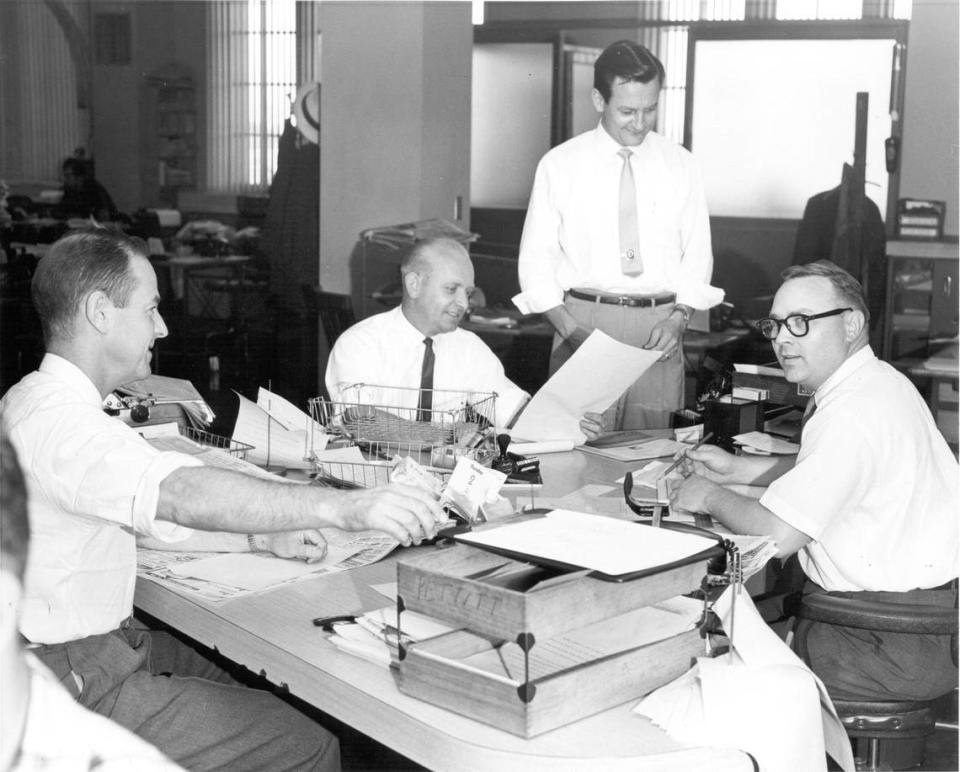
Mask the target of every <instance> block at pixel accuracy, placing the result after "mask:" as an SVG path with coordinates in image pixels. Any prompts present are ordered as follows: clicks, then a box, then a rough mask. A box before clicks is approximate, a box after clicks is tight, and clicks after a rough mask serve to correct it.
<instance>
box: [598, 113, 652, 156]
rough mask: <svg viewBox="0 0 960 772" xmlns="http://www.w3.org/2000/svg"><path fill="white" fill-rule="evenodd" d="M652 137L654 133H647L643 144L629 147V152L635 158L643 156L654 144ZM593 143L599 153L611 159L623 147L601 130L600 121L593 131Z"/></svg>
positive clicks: (605, 131) (604, 130)
mask: <svg viewBox="0 0 960 772" xmlns="http://www.w3.org/2000/svg"><path fill="white" fill-rule="evenodd" d="M654 136H656V132H653V131H648V132H647V136H646V137H644V138H643V142H641V143H640V144H639V145H637V146H635V147H631V148H630V151H631V152H632V153H633V154H634V155H635V156H639V155H642V154H645V153H646V152H647V151H648V150H649V148H650V145H652V144H653V142H656V139H653V140H652V141H651V137H654ZM593 141H594V143H595V145H596V148H597V150H598V151H599V152H600V153H603V154H604V155H609V156H610V157H611V158H614V157H616V155H617V153H619V152H620V151H621V150H622V149H623V147H624V145H621V144H620V143H619V142H617V141H616V140H615V139H614V138H613V137H611V136H610V135H609V134H608V133H607V130H606V129H605V128H603V121H602V120H600V121H598V122H597V128H596V129H594V130H593ZM617 160H620V159H617Z"/></svg>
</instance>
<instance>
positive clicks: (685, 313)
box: [670, 303, 693, 329]
mask: <svg viewBox="0 0 960 772" xmlns="http://www.w3.org/2000/svg"><path fill="white" fill-rule="evenodd" d="M677 312H679V313H680V316H682V317H683V328H684V329H686V328H687V325H688V324H690V317H691V316H693V309H692V308H690V306H685V305H683V304H681V303H677V305H675V306H674V307H673V310H672V311H671V312H670V315H671V316H672V315H673V314H675V313H677Z"/></svg>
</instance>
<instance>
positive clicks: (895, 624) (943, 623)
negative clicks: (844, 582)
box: [793, 594, 957, 770]
mask: <svg viewBox="0 0 960 772" xmlns="http://www.w3.org/2000/svg"><path fill="white" fill-rule="evenodd" d="M797 620H798V622H797V626H796V630H795V632H794V638H793V648H794V650H795V651H796V652H797V654H798V655H799V656H800V657H802V658H803V659H804V660H806V659H807V634H808V632H809V630H810V628H811V626H812V625H813V624H814V623H815V622H826V623H828V624H832V625H838V626H843V627H854V628H859V629H865V630H877V631H886V632H900V633H915V634H935V635H950V636H952V639H953V658H954V662H956V661H957V610H956V609H954V608H943V607H940V606H925V605H920V604H913V605H906V604H899V603H887V602H883V601H866V600H857V599H853V598H843V597H835V596H832V595H825V594H812V595H805V596H804V597H803V598H802V599H801V601H800V604H799V608H798V609H797ZM939 703H940V700H906V699H905V700H896V701H884V702H880V701H868V700H834V701H833V704H834V707H835V708H836V709H837V714H838V715H839V716H840V721H841V722H842V723H843V726H844V728H845V729H846V731H847V735H848V736H849V737H850V738H851V739H852V740H861V739H862V740H865V741H866V749H867V753H866V756H865V758H862V759H861V758H858V769H867V770H877V769H909V768H910V767H912V766H916V764H917V763H919V759H918V758H913V759H910V758H909V757H910V755H911V753H910V752H911V750H912V755H913V756H914V757H916V756H918V755H920V754H921V753H922V749H923V742H924V738H926V737H928V736H929V735H931V734H933V732H934V731H935V730H936V729H937V728H938V726H940V727H943V728H953V730H954V731H956V724H955V723H954V724H944V723H940V722H938V721H937V715H936V708H937V705H938V704H939ZM881 741H882V742H883V746H881ZM904 741H912V744H913V746H915V748H913V749H910V748H908V747H906V746H908V745H909V744H910V743H909V742H904ZM898 745H899V746H900V749H899V752H898V748H897V746H898ZM917 751H919V752H920V753H918V752H917ZM883 756H887V757H888V758H886V759H882V757H883ZM861 762H862V764H863V765H862V766H861ZM881 763H883V766H882V767H881V766H880V765H881Z"/></svg>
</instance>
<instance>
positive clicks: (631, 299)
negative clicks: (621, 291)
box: [567, 289, 677, 308]
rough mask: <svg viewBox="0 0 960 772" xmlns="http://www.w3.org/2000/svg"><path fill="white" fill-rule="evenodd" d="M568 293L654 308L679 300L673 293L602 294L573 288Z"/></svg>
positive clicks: (595, 300) (609, 302)
mask: <svg viewBox="0 0 960 772" xmlns="http://www.w3.org/2000/svg"><path fill="white" fill-rule="evenodd" d="M567 294H568V295H570V297H572V298H576V299H577V300H586V301H588V302H590V303H606V304H608V305H611V306H634V307H635V306H639V307H641V308H653V307H654V306H662V305H666V304H667V303H674V302H676V300H677V296H676V295H675V294H673V293H670V294H667V295H600V294H596V293H593V292H583V291H582V290H575V289H571V290H567Z"/></svg>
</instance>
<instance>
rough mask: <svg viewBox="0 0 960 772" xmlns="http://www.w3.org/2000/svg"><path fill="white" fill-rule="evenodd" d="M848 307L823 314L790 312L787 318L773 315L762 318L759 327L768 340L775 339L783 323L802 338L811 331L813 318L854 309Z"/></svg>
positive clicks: (794, 335)
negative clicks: (778, 317)
mask: <svg viewBox="0 0 960 772" xmlns="http://www.w3.org/2000/svg"><path fill="white" fill-rule="evenodd" d="M852 310H853V309H852V308H850V307H849V306H848V307H847V308H834V309H833V310H832V311H824V312H823V313H822V314H790V316H788V317H787V318H786V319H776V318H774V317H772V316H770V317H767V318H766V319H761V320H760V321H758V322H757V329H758V330H760V334H761V335H763V337H764V338H766V339H767V340H773V339H774V338H776V337H777V335H779V334H780V327H781V325H783V326H785V327H786V328H787V331H788V332H789V333H790V334H791V335H793V337H795V338H802V337H803V336H804V335H806V334H807V333H808V332H810V320H811V319H823V318H825V317H827V316H836V315H837V314H842V313H843V312H844V311H852Z"/></svg>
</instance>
